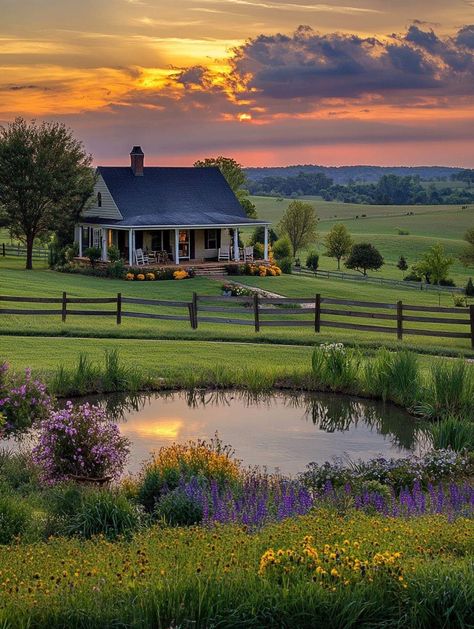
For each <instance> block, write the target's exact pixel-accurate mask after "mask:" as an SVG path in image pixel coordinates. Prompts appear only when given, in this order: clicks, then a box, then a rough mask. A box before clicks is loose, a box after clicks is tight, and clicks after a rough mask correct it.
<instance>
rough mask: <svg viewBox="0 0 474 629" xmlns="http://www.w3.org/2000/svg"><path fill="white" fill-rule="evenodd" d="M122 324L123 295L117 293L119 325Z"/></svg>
mask: <svg viewBox="0 0 474 629" xmlns="http://www.w3.org/2000/svg"><path fill="white" fill-rule="evenodd" d="M121 323H122V293H117V325H120V324H121Z"/></svg>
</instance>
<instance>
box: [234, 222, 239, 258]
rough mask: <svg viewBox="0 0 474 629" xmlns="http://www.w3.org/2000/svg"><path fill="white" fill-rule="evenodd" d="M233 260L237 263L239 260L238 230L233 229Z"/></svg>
mask: <svg viewBox="0 0 474 629" xmlns="http://www.w3.org/2000/svg"><path fill="white" fill-rule="evenodd" d="M234 260H235V261H236V262H238V261H239V260H240V252H239V230H238V229H237V227H234Z"/></svg>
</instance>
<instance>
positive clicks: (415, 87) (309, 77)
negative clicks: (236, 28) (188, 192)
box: [233, 25, 474, 102]
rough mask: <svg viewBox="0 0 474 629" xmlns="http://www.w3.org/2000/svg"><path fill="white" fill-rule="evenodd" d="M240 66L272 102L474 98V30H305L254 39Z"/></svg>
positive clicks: (238, 57) (238, 58)
mask: <svg viewBox="0 0 474 629" xmlns="http://www.w3.org/2000/svg"><path fill="white" fill-rule="evenodd" d="M471 43H472V46H473V49H471V48H470V46H471ZM233 67H234V73H235V74H236V75H238V76H240V77H242V78H244V77H250V78H247V79H245V78H244V80H246V82H247V87H248V89H249V93H250V94H251V93H252V90H253V91H256V92H257V94H260V98H263V99H266V100H268V99H269V100H271V99H283V100H285V101H291V99H299V100H300V101H301V100H304V99H311V100H313V101H316V102H318V101H321V100H323V99H328V98H346V99H347V98H349V99H354V98H361V97H364V96H368V95H377V96H380V97H382V98H385V99H388V100H389V99H390V98H391V95H392V94H393V93H397V94H400V93H402V94H403V93H405V94H407V95H411V96H410V98H412V96H413V95H419V96H420V97H425V96H426V95H427V94H430V95H431V94H433V95H435V96H436V95H439V96H440V97H441V96H443V95H449V96H452V97H455V96H464V95H473V94H474V27H469V26H466V27H464V28H462V29H461V30H460V31H459V32H458V34H457V36H456V37H455V38H454V39H449V38H447V39H441V38H439V37H438V36H437V35H436V33H435V32H434V31H433V30H432V29H429V30H423V29H421V28H419V26H418V25H412V26H410V28H409V29H408V31H407V32H406V33H405V34H403V35H392V36H391V37H389V38H376V37H366V38H363V37H359V36H356V35H346V34H341V33H331V34H320V33H317V32H315V31H313V30H312V29H310V28H309V27H300V28H298V29H297V30H296V31H295V33H293V35H291V36H288V35H282V34H276V35H263V34H262V35H259V36H258V37H255V38H253V39H250V40H248V41H247V42H246V43H245V44H244V45H243V46H241V47H239V48H237V49H236V51H235V57H234V59H233ZM256 98H257V99H258V96H257V97H256Z"/></svg>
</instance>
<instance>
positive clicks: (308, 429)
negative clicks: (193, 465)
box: [93, 392, 423, 475]
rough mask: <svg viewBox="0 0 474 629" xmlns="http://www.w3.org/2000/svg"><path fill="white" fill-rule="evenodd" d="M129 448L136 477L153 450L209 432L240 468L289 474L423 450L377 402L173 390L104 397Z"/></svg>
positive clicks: (397, 414) (395, 412) (411, 425)
mask: <svg viewBox="0 0 474 629" xmlns="http://www.w3.org/2000/svg"><path fill="white" fill-rule="evenodd" d="M98 400H99V401H101V403H103V404H105V405H106V406H107V408H108V409H109V410H110V411H111V412H112V413H113V414H114V415H115V416H116V417H117V418H118V421H119V425H120V429H121V431H122V433H123V434H124V435H126V436H127V437H128V438H129V439H130V441H131V442H132V448H131V456H130V460H129V465H128V469H129V471H130V472H136V471H137V470H138V469H139V468H140V467H141V465H142V463H143V461H144V460H145V459H147V458H148V457H149V454H150V452H151V451H153V450H157V449H159V448H160V447H161V446H165V445H169V444H171V443H173V442H179V443H182V442H185V441H187V440H189V439H210V438H212V437H213V436H214V435H215V434H216V433H217V434H218V436H219V438H220V439H221V440H222V441H223V442H224V443H228V444H231V445H232V446H233V448H234V449H235V453H236V457H237V458H238V459H240V460H241V461H242V463H243V465H245V466H248V465H259V466H266V467H267V468H268V470H269V471H274V470H275V469H278V470H279V471H281V472H282V473H284V474H291V475H296V474H298V473H299V472H302V471H303V470H304V468H305V467H306V465H307V464H308V463H309V462H311V461H316V462H318V463H323V462H324V461H328V460H331V459H332V457H346V456H347V457H350V458H351V459H359V458H360V459H364V460H367V459H369V458H372V457H375V456H378V455H382V456H385V457H387V456H390V457H391V456H393V457H397V456H400V457H401V456H406V455H407V454H409V453H410V452H419V451H420V449H421V448H422V447H423V439H422V437H421V433H420V430H419V428H420V424H419V422H417V420H416V419H414V418H413V417H411V416H410V415H408V414H407V413H406V412H404V411H403V410H401V409H399V408H397V407H395V406H393V405H389V404H383V403H381V402H374V401H367V400H361V399H358V398H351V397H347V396H340V395H329V394H321V393H318V394H311V395H308V394H302V393H298V394H291V395H287V394H280V393H278V394H274V395H271V396H265V397H262V396H252V395H249V394H245V393H242V392H225V393H223V392H199V393H196V392H193V393H189V392H173V393H168V394H156V395H146V396H143V395H140V396H135V397H123V396H104V397H103V398H95V399H94V400H93V401H98Z"/></svg>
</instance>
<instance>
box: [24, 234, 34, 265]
mask: <svg viewBox="0 0 474 629" xmlns="http://www.w3.org/2000/svg"><path fill="white" fill-rule="evenodd" d="M33 243H34V238H33V237H31V236H27V238H26V269H27V270H28V271H31V269H32V268H33Z"/></svg>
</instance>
